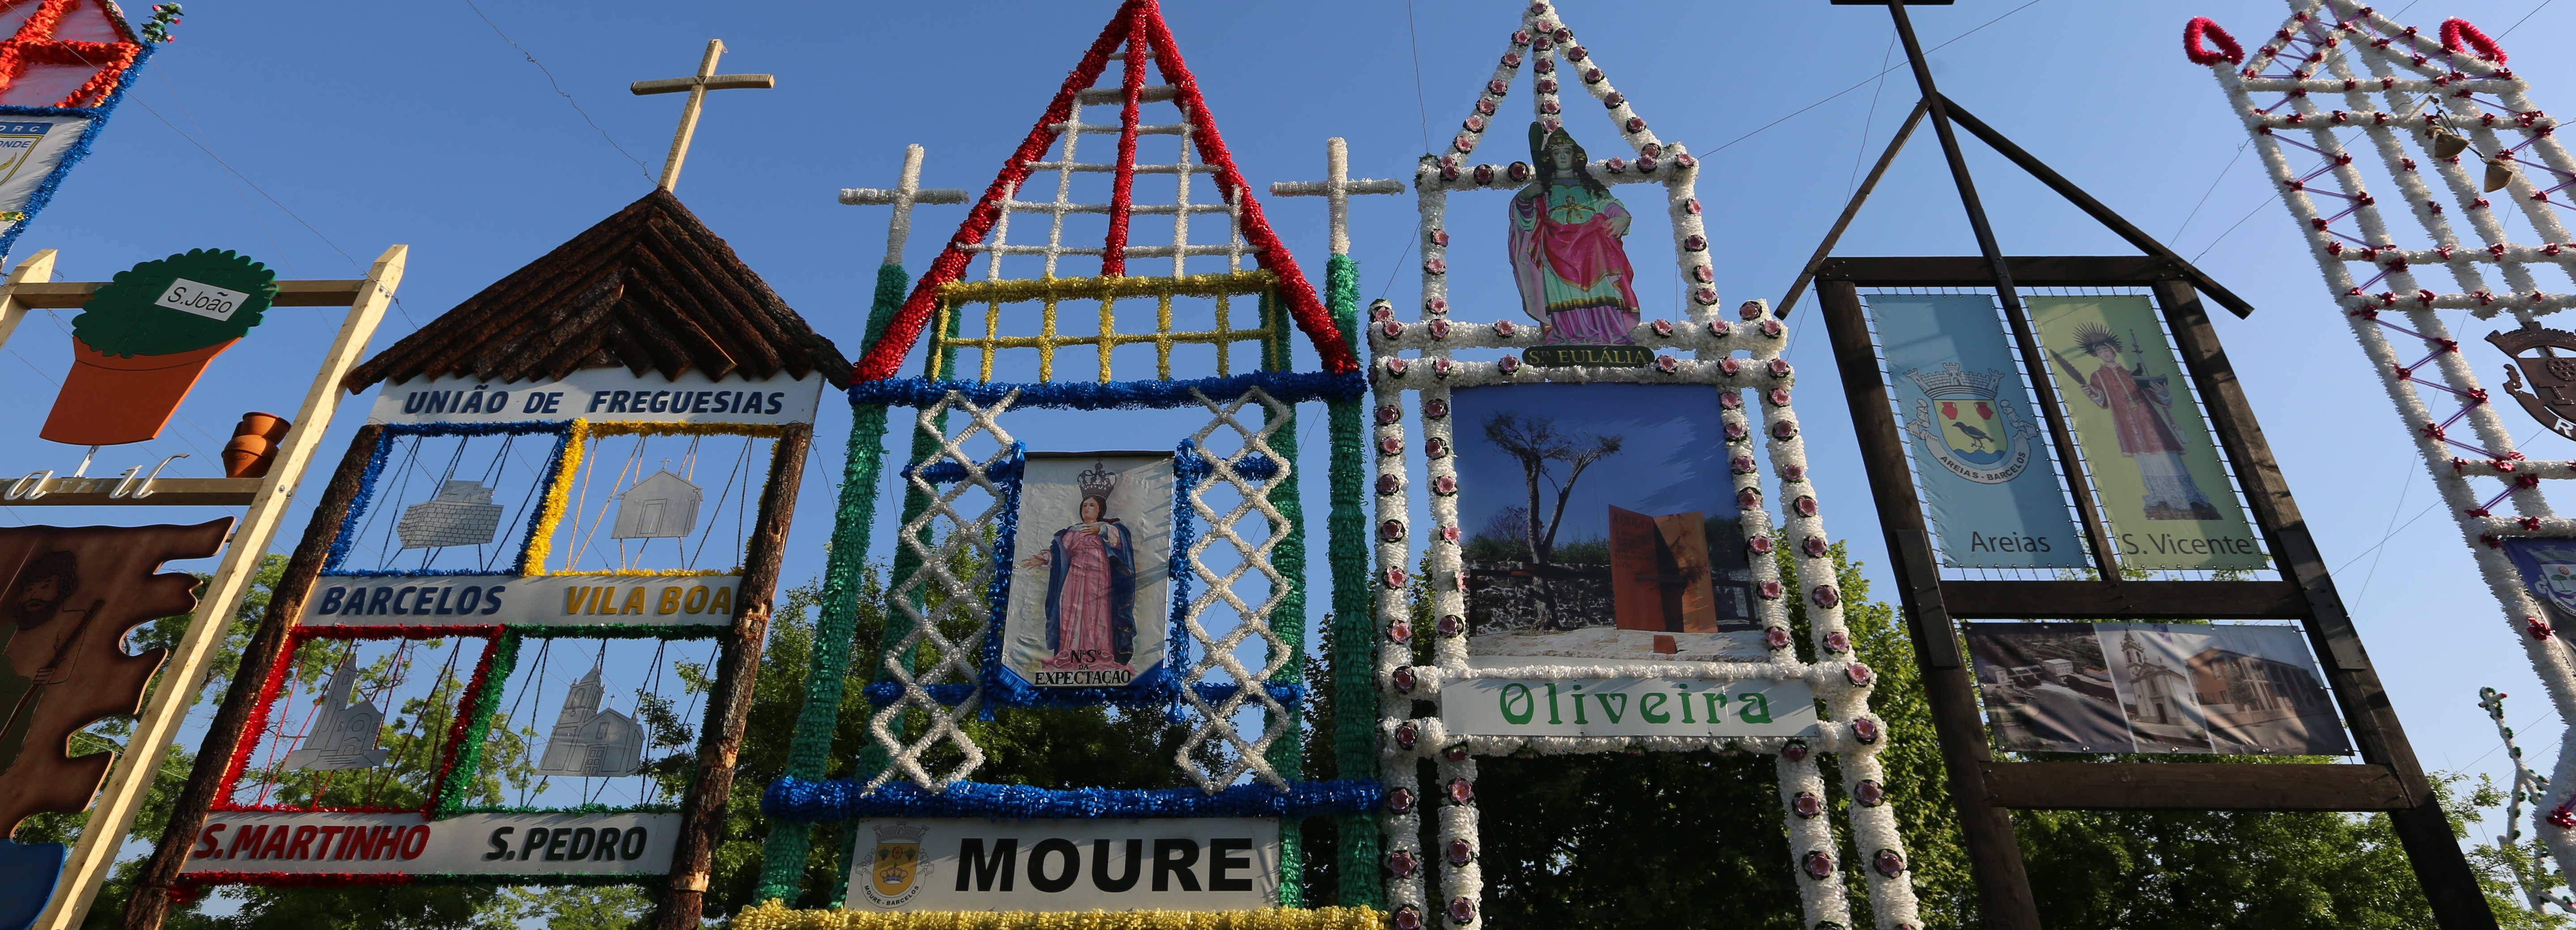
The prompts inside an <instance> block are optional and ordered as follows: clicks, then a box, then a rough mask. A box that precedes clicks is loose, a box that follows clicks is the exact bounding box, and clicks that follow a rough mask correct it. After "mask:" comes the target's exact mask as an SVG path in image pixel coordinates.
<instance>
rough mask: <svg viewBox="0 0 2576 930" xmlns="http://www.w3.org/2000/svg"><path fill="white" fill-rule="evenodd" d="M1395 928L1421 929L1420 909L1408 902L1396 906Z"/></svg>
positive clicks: (1396, 929) (1397, 929)
mask: <svg viewBox="0 0 2576 930" xmlns="http://www.w3.org/2000/svg"><path fill="white" fill-rule="evenodd" d="M1395 930H1422V911H1421V910H1420V909H1418V908H1416V907H1414V906H1413V905H1410V904H1408V905H1405V906H1403V907H1400V908H1396V909H1395Z"/></svg>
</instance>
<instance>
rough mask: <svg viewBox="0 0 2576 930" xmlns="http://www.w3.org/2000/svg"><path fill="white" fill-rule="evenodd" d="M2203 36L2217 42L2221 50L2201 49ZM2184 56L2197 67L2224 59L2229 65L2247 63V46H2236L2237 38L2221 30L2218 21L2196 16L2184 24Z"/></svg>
mask: <svg viewBox="0 0 2576 930" xmlns="http://www.w3.org/2000/svg"><path fill="white" fill-rule="evenodd" d="M2202 36H2207V37H2209V38H2210V39H2211V40H2212V41H2215V42H2217V43H2218V49H2219V50H2218V51H2215V52H2213V51H2210V50H2208V49H2205V48H2202V47H2200V40H2201V37H2202ZM2182 54H2183V57H2185V58H2189V59H2191V63H2192V64H2195V65H2214V64H2217V63H2218V61H2219V59H2222V58H2223V59H2226V60H2227V62H2228V63H2229V64H2237V65H2241V64H2244V63H2245V46H2242V45H2238V44H2236V37H2235V36H2232V35H2228V34H2227V30H2225V29H2222V28H2219V25H2218V23H2217V22H2216V21H2214V20H2211V19H2210V18H2209V17H2206V16H2194V17H2192V18H2191V22H2188V23H2184V24H2183V27H2182Z"/></svg>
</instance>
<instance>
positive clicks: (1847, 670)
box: [1843, 662, 1878, 688]
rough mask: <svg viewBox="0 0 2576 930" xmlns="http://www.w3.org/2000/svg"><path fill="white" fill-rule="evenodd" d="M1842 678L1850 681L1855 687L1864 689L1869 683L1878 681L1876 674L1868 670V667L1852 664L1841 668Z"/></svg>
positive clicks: (1856, 663)
mask: <svg viewBox="0 0 2576 930" xmlns="http://www.w3.org/2000/svg"><path fill="white" fill-rule="evenodd" d="M1843 677H1845V678H1849V679H1851V683H1852V684H1853V685H1855V686H1858V687H1862V688H1866V687H1869V683H1870V682H1872V681H1876V680H1878V673H1877V672H1875V671H1872V670H1870V667H1869V666H1866V665H1862V664H1860V663H1858V662H1854V663H1852V664H1850V665H1847V666H1844V667H1843Z"/></svg>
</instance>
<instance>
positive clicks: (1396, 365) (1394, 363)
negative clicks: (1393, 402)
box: [1386, 355, 1412, 378]
mask: <svg viewBox="0 0 2576 930" xmlns="http://www.w3.org/2000/svg"><path fill="white" fill-rule="evenodd" d="M1409 367H1412V366H1411V363H1409V362H1406V361H1405V360H1404V359H1403V358H1402V357H1399V356H1394V355H1390V356H1387V357H1386V373H1387V374H1390V375H1394V376H1396V377H1398V378H1401V377H1404V370H1405V369H1406V368H1409Z"/></svg>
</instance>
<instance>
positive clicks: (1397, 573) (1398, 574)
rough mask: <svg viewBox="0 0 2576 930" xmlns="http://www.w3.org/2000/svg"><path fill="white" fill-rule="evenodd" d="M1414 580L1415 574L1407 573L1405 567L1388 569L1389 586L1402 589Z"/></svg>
mask: <svg viewBox="0 0 2576 930" xmlns="http://www.w3.org/2000/svg"><path fill="white" fill-rule="evenodd" d="M1412 582H1413V576H1412V575H1410V574H1407V573H1406V572H1405V570H1404V569H1401V568H1390V569H1387V570H1386V586H1387V587H1390V588H1396V589H1399V590H1401V589H1402V588H1403V587H1404V586H1405V585H1407V584H1411V583H1412Z"/></svg>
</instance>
